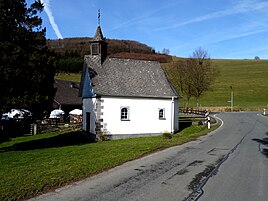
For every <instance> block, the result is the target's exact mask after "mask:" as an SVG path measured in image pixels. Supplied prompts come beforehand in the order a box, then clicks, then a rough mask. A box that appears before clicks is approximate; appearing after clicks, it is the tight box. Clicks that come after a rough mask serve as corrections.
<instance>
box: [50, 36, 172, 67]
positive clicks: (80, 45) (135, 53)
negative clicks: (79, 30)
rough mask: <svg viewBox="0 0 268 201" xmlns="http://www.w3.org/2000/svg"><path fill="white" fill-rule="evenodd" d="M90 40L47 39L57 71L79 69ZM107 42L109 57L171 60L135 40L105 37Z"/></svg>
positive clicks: (163, 61)
mask: <svg viewBox="0 0 268 201" xmlns="http://www.w3.org/2000/svg"><path fill="white" fill-rule="evenodd" d="M90 40H92V38H89V37H84V38H65V39H56V40H47V45H48V47H49V49H51V50H53V51H54V52H55V55H56V57H57V61H58V63H57V71H58V72H61V71H64V72H79V71H81V66H82V65H83V58H84V55H87V54H90V43H89V42H90ZM107 42H108V44H109V45H108V55H109V57H116V58H129V59H142V60H153V61H159V62H161V63H165V62H170V61H171V60H172V57H171V56H170V55H166V54H160V53H156V52H155V50H154V49H153V48H152V47H149V46H148V45H146V44H143V43H140V42H137V41H131V40H116V39H107Z"/></svg>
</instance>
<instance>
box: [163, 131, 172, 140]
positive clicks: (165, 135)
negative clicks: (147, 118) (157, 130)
mask: <svg viewBox="0 0 268 201" xmlns="http://www.w3.org/2000/svg"><path fill="white" fill-rule="evenodd" d="M163 138H164V139H171V138H172V135H171V133H167V132H165V133H163Z"/></svg>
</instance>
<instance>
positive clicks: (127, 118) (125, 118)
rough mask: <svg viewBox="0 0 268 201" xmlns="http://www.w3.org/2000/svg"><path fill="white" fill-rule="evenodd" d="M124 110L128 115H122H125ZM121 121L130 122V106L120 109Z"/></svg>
mask: <svg viewBox="0 0 268 201" xmlns="http://www.w3.org/2000/svg"><path fill="white" fill-rule="evenodd" d="M123 109H126V110H127V113H126V114H122V113H123V111H122V110H123ZM123 115H124V118H122V116H123ZM125 116H126V117H125ZM120 120H121V121H130V118H129V107H128V106H124V107H120Z"/></svg>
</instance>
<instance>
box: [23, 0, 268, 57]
mask: <svg viewBox="0 0 268 201" xmlns="http://www.w3.org/2000/svg"><path fill="white" fill-rule="evenodd" d="M32 1H33V0H27V1H26V2H27V3H31V2H32ZM41 2H43V4H44V5H45V10H44V11H43V12H42V13H41V14H40V16H41V17H42V19H43V27H46V38H47V39H58V38H70V37H93V36H94V34H95V31H96V28H97V26H98V10H99V9H100V12H101V19H100V25H101V28H102V32H103V34H104V36H105V37H106V38H109V39H122V40H134V41H138V42H141V43H144V44H146V45H148V46H150V47H152V48H154V49H155V50H156V51H157V52H158V51H159V52H162V50H163V49H164V48H166V49H169V51H170V55H174V56H178V57H190V56H191V55H192V53H193V51H195V50H196V49H198V48H199V47H201V48H202V49H204V50H205V51H207V52H208V54H209V55H210V58H214V59H254V57H255V56H258V57H260V58H261V59H268V37H267V36H268V1H267V0H76V1H75V0H41Z"/></svg>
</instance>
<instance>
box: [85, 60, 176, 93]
mask: <svg viewBox="0 0 268 201" xmlns="http://www.w3.org/2000/svg"><path fill="white" fill-rule="evenodd" d="M95 59H96V58H94V57H92V56H90V55H87V56H85V63H86V66H87V67H88V68H89V69H90V70H91V75H95V76H94V77H93V78H92V79H91V81H92V85H93V90H94V93H95V94H98V95H107V96H132V97H133V96H134V97H162V98H167V97H174V96H175V97H178V94H177V93H176V91H175V90H174V89H173V87H172V86H171V84H170V82H169V81H168V79H167V77H166V75H165V73H164V71H163V69H162V67H161V66H160V63H159V62H156V61H144V60H133V59H120V58H106V60H105V61H104V62H103V64H102V65H97V64H96V63H95V62H94V60H95ZM94 64H95V65H94ZM92 72H93V73H92Z"/></svg>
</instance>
